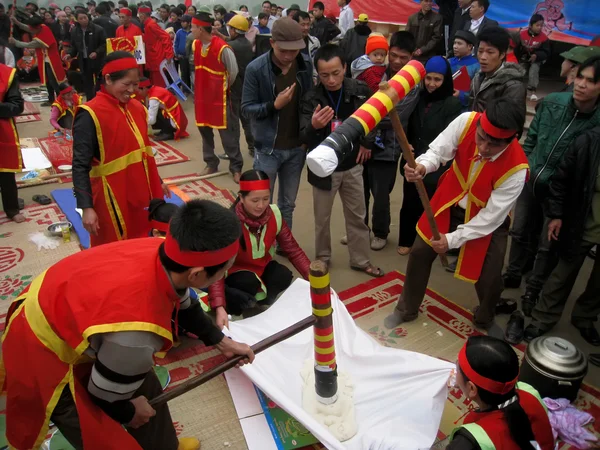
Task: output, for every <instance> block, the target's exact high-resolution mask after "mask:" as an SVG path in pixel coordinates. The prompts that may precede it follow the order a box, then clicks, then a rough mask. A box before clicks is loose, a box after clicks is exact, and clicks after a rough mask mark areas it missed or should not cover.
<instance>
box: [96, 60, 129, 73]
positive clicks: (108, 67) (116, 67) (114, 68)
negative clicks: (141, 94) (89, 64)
mask: <svg viewBox="0 0 600 450" xmlns="http://www.w3.org/2000/svg"><path fill="white" fill-rule="evenodd" d="M137 67H138V64H137V61H136V60H135V58H121V59H115V60H114V61H111V62H109V63H106V64H104V67H103V68H102V75H107V74H109V73H115V72H121V71H122V70H131V69H137Z"/></svg>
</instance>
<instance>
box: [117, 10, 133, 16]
mask: <svg viewBox="0 0 600 450" xmlns="http://www.w3.org/2000/svg"><path fill="white" fill-rule="evenodd" d="M119 14H123V15H125V16H129V17H131V10H130V9H129V8H121V9H120V10H119Z"/></svg>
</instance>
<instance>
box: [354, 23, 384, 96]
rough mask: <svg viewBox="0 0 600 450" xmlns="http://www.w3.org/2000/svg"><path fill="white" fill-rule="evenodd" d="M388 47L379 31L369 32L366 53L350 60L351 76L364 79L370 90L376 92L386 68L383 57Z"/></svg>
mask: <svg viewBox="0 0 600 450" xmlns="http://www.w3.org/2000/svg"><path fill="white" fill-rule="evenodd" d="M389 49H390V46H389V44H388V41H387V39H386V38H385V36H383V35H382V34H381V33H371V35H370V36H369V38H368V39H367V46H366V48H365V53H366V55H363V56H361V57H359V58H356V59H355V60H354V61H352V66H351V70H352V78H356V79H357V80H362V81H364V82H365V83H367V85H368V86H369V87H370V88H371V91H373V92H377V90H378V89H379V83H381V80H382V79H383V75H384V74H385V70H386V68H387V67H386V65H385V58H386V57H387V54H388V50H389Z"/></svg>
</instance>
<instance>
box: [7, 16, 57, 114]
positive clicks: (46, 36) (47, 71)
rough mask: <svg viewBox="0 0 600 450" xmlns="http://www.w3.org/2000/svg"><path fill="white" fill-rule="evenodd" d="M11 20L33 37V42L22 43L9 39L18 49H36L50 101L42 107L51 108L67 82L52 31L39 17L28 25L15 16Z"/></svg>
mask: <svg viewBox="0 0 600 450" xmlns="http://www.w3.org/2000/svg"><path fill="white" fill-rule="evenodd" d="M11 20H12V21H13V22H14V23H15V24H16V25H17V26H19V28H21V29H23V30H24V31H26V32H28V33H31V34H32V35H33V40H32V41H31V42H21V41H17V40H16V39H14V38H12V37H11V38H9V42H10V43H11V44H12V45H14V46H15V47H17V48H34V49H35V52H36V57H37V61H38V70H39V72H40V81H41V82H42V83H44V84H45V85H46V89H47V90H48V101H47V102H45V103H42V106H51V105H52V103H54V99H55V98H56V96H57V95H58V93H59V92H60V89H59V87H58V85H59V84H60V83H64V82H65V81H66V80H67V75H66V74H65V69H64V68H63V65H62V61H61V59H60V54H59V52H58V44H57V43H56V38H55V37H54V34H52V30H51V29H50V28H48V26H46V25H44V19H42V18H41V17H39V16H32V17H31V18H29V20H28V21H27V25H25V24H23V23H21V22H19V21H18V20H17V19H15V18H14V16H11Z"/></svg>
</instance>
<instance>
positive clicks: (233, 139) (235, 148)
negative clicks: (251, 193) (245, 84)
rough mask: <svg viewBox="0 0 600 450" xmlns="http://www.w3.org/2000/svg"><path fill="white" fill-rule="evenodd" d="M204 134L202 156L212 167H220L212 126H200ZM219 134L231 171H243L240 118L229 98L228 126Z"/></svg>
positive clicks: (202, 134) (199, 128) (201, 134)
mask: <svg viewBox="0 0 600 450" xmlns="http://www.w3.org/2000/svg"><path fill="white" fill-rule="evenodd" d="M198 130H199V131H200V136H202V157H203V159H204V162H205V163H206V165H207V166H208V167H209V168H211V169H215V170H216V169H218V168H219V158H218V156H217V155H215V136H214V133H213V129H212V128H211V127H198ZM219 135H220V136H221V142H222V143H223V148H224V149H225V153H226V154H227V156H229V171H230V172H231V173H236V172H241V171H242V166H243V165H244V159H243V157H242V152H241V151H240V118H239V116H237V115H236V114H235V111H234V109H233V108H232V106H231V99H229V98H228V99H227V128H224V129H220V130H219Z"/></svg>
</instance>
